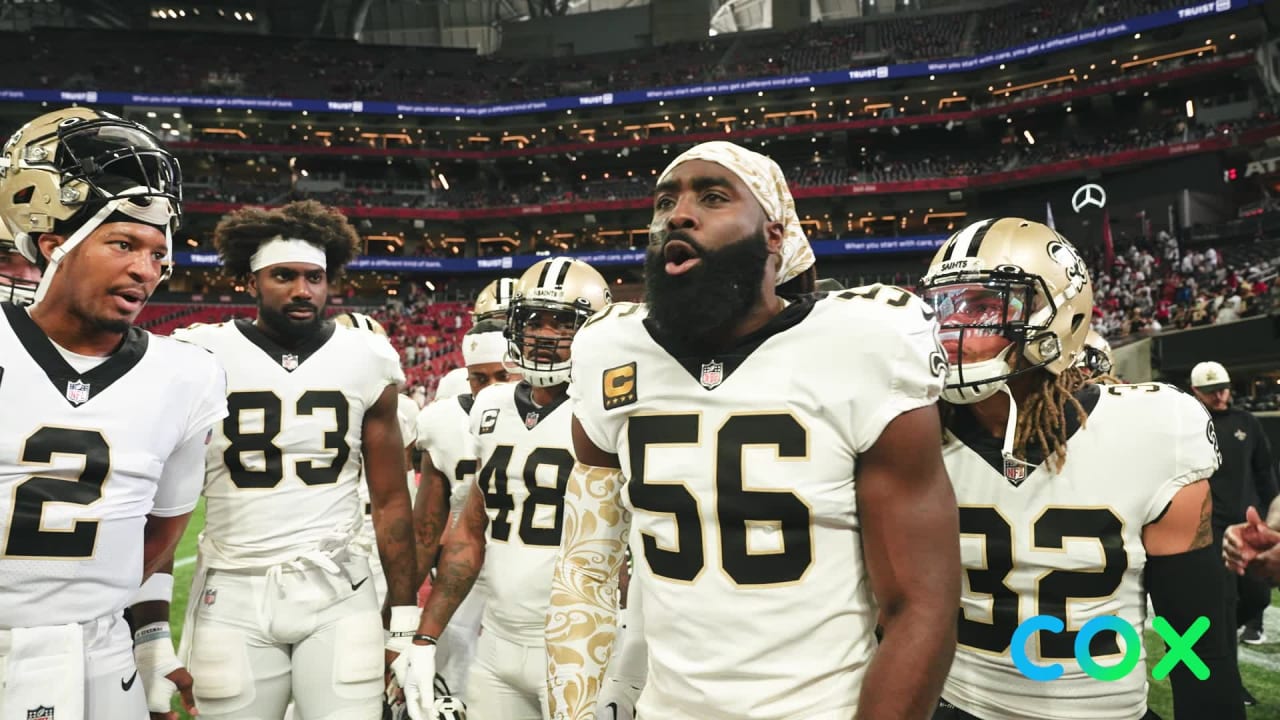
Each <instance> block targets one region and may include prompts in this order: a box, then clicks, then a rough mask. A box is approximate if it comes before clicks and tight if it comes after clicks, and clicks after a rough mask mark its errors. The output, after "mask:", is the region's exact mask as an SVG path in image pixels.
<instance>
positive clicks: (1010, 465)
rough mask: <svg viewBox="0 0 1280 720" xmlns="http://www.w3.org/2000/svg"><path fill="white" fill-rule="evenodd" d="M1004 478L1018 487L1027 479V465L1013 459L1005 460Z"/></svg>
mask: <svg viewBox="0 0 1280 720" xmlns="http://www.w3.org/2000/svg"><path fill="white" fill-rule="evenodd" d="M1004 479H1005V480H1008V481H1009V482H1010V483H1012V484H1013V486H1014V487H1018V486H1019V485H1021V484H1022V481H1023V480H1026V479H1027V466H1025V465H1023V464H1022V463H1019V462H1014V461H1012V460H1005V461H1004Z"/></svg>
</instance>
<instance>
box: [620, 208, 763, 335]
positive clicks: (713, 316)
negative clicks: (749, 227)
mask: <svg viewBox="0 0 1280 720" xmlns="http://www.w3.org/2000/svg"><path fill="white" fill-rule="evenodd" d="M666 239H667V240H672V239H678V240H683V241H684V242H687V243H689V245H691V246H692V247H693V248H694V250H696V251H697V252H698V257H699V258H701V259H702V262H701V263H699V264H698V266H697V267H695V268H693V269H692V270H690V271H689V272H687V273H685V274H683V275H675V276H672V275H668V274H667V273H666V269H665V268H666V264H667V260H666V257H665V256H664V255H663V248H662V246H661V245H658V246H654V247H651V248H649V251H648V253H647V254H646V256H645V262H644V285H645V296H646V297H645V302H646V303H647V304H648V308H649V318H650V319H651V320H652V321H653V323H654V324H655V325H656V326H657V328H658V330H659V332H661V333H663V334H665V335H669V336H671V337H672V338H673V339H675V340H676V341H677V342H679V343H680V344H682V345H685V346H688V347H690V348H693V349H714V346H715V344H716V343H718V342H719V341H721V340H722V339H723V338H724V337H725V336H726V335H727V334H728V333H729V332H730V331H731V330H732V328H733V325H734V323H736V322H737V321H738V320H740V319H742V317H743V316H744V315H746V314H747V313H748V312H750V311H751V309H752V308H754V307H755V305H756V303H757V302H759V299H760V286H761V284H762V283H763V282H764V270H765V263H766V262H768V260H769V247H768V244H767V243H766V241H765V236H764V229H763V228H761V229H760V230H758V231H756V232H755V233H753V234H751V235H748V236H746V237H744V238H742V239H741V240H739V241H737V242H733V243H730V244H729V245H726V246H725V247H723V248H720V249H719V250H706V249H704V248H703V247H701V246H700V245H698V244H697V243H695V242H694V241H693V240H692V239H691V238H690V237H688V236H687V235H685V234H683V233H681V232H680V231H678V230H677V231H675V232H673V233H671V234H670V235H668V236H667V238H666Z"/></svg>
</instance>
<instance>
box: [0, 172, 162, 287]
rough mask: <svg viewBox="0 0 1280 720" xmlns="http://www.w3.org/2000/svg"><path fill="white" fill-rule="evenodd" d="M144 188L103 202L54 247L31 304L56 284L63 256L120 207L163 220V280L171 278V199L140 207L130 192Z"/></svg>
mask: <svg viewBox="0 0 1280 720" xmlns="http://www.w3.org/2000/svg"><path fill="white" fill-rule="evenodd" d="M144 192H146V188H144V187H135V188H130V189H129V190H125V191H124V192H122V193H120V194H119V195H117V196H116V197H115V198H114V199H111V200H108V201H107V202H105V203H103V205H102V207H101V208H99V209H98V212H96V213H94V214H93V215H92V216H90V217H89V219H88V220H86V221H85V222H84V224H82V225H81V226H80V227H79V228H77V229H76V231H75V232H73V233H71V235H70V236H68V237H67V239H66V240H65V241H63V243H62V244H61V245H59V246H58V247H56V248H54V249H53V252H52V253H50V254H49V265H48V267H46V268H45V269H44V274H43V275H42V276H41V278H40V285H39V286H38V287H36V297H35V300H33V301H32V303H31V307H35V306H36V305H38V304H40V301H41V300H43V299H44V296H45V294H46V293H48V292H49V286H50V285H52V284H53V274H54V272H56V271H57V269H58V265H59V264H60V263H61V262H62V260H63V259H64V258H66V256H67V255H68V254H70V252H71V251H72V250H75V249H76V246H77V245H79V244H80V243H81V241H83V240H84V239H85V238H87V237H89V235H90V234H91V233H92V232H93V231H94V230H97V229H98V227H99V226H101V225H102V223H104V222H106V220H107V218H109V217H111V215H112V213H115V212H117V211H119V212H122V213H124V214H125V215H128V216H130V217H132V218H135V219H136V220H137V221H138V222H141V223H145V224H154V225H160V224H161V223H163V227H164V243H165V249H166V251H167V252H166V253H165V269H164V272H163V274H162V275H161V276H160V280H161V281H162V282H163V281H164V280H166V279H168V277H169V274H170V273H171V272H172V271H173V223H171V222H170V219H171V213H172V209H171V208H170V206H169V201H168V200H164V201H163V208H161V207H160V202H161V199H156V200H155V201H154V202H153V203H152V204H151V206H149V207H147V208H139V207H137V206H135V205H134V204H133V203H132V202H131V201H130V199H129V196H130V195H138V194H141V193H144ZM15 239H16V236H15ZM33 244H34V243H33ZM36 252H37V253H38V252H39V249H38V248H37V249H36Z"/></svg>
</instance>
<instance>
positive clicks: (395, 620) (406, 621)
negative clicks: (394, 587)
mask: <svg viewBox="0 0 1280 720" xmlns="http://www.w3.org/2000/svg"><path fill="white" fill-rule="evenodd" d="M421 614H422V610H421V609H420V608H418V606H417V605H395V606H393V607H392V608H391V627H390V629H389V630H387V637H386V648H387V650H388V651H390V652H393V653H397V657H396V659H395V660H394V661H393V662H392V663H391V672H392V674H393V675H395V677H396V682H397V683H399V684H400V687H404V668H405V666H406V665H407V663H408V660H407V658H405V653H406V651H408V650H409V647H410V646H412V645H413V635H414V633H416V632H417V631H418V617H419V616H420V615H421ZM397 668H398V669H397Z"/></svg>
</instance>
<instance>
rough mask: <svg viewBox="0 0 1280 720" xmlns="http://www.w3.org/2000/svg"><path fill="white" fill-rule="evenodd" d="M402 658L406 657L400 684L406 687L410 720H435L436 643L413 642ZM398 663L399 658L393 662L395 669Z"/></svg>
mask: <svg viewBox="0 0 1280 720" xmlns="http://www.w3.org/2000/svg"><path fill="white" fill-rule="evenodd" d="M400 658H405V659H406V662H405V664H404V666H403V668H402V670H403V676H402V677H403V678H404V679H403V680H401V681H400V686H401V687H403V688H404V702H405V705H407V706H408V708H409V718H410V720H435V704H436V698H435V684H434V683H435V679H436V646H435V644H431V645H418V644H416V643H414V644H411V645H410V646H409V649H408V650H407V651H405V652H403V653H401V654H400ZM398 663H399V658H397V661H396V663H392V670H393V671H394V669H395V665H396V664H398ZM398 676H399V675H398Z"/></svg>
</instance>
